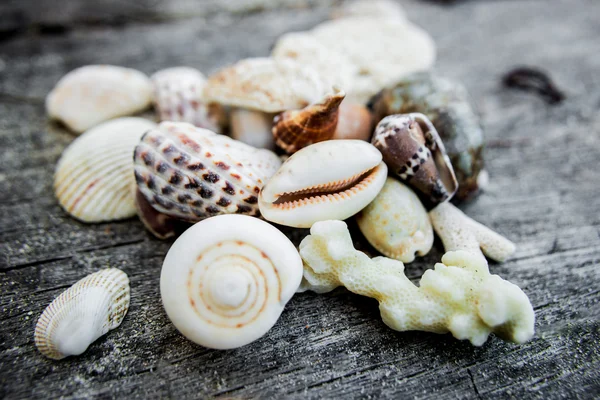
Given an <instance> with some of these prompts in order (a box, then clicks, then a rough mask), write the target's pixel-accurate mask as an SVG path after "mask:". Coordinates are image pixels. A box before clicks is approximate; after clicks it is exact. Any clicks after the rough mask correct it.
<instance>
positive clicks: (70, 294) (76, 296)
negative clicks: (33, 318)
mask: <svg viewBox="0 0 600 400" xmlns="http://www.w3.org/2000/svg"><path fill="white" fill-rule="evenodd" d="M129 299H130V291H129V278H127V275H126V274H125V273H124V272H123V271H121V270H119V269H116V268H108V269H104V270H101V271H98V272H95V273H93V274H91V275H88V276H86V277H85V278H83V279H81V280H80V281H78V282H77V283H75V284H74V285H73V286H71V287H70V288H69V289H67V290H66V291H64V292H63V293H61V294H60V295H59V296H58V297H57V298H56V299H54V301H52V303H50V305H49V306H48V307H47V308H46V309H45V310H44V312H43V313H42V315H41V316H40V318H39V320H38V322H37V325H36V327H35V335H34V339H35V345H36V346H37V348H38V350H39V351H40V352H41V353H42V354H43V355H45V356H46V357H49V358H52V359H54V360H60V359H62V358H65V357H67V356H71V355H79V354H81V353H83V352H84V351H85V350H86V349H87V348H88V346H89V345H90V344H92V343H93V342H94V341H95V340H96V339H98V338H99V337H100V336H102V335H104V334H105V333H107V332H108V331H110V330H112V329H115V328H116V327H118V326H119V325H121V322H122V321H123V318H125V314H127V310H128V309H129Z"/></svg>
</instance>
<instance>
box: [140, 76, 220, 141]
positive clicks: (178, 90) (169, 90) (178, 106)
mask: <svg viewBox="0 0 600 400" xmlns="http://www.w3.org/2000/svg"><path fill="white" fill-rule="evenodd" d="M151 79H152V84H153V85H154V102H155V104H156V109H157V111H158V115H159V117H160V120H161V121H174V122H188V123H190V124H192V125H195V126H197V127H199V128H206V129H210V130H212V131H215V132H217V133H220V130H221V125H222V121H221V120H222V119H223V108H222V107H221V106H220V105H218V104H211V105H207V104H206V103H205V102H204V100H203V99H202V91H203V90H204V85H205V84H206V78H205V77H204V75H202V73H201V72H200V71H198V70H197V69H194V68H190V67H173V68H167V69H163V70H161V71H158V72H157V73H155V74H154V75H152V77H151Z"/></svg>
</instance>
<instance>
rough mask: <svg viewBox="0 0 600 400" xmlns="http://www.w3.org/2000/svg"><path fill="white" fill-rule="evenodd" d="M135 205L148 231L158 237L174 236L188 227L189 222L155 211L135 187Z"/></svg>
mask: <svg viewBox="0 0 600 400" xmlns="http://www.w3.org/2000/svg"><path fill="white" fill-rule="evenodd" d="M135 206H136V209H137V214H138V217H139V218H140V221H142V223H143V224H144V226H145V227H146V229H147V230H149V231H150V233H152V234H153V235H154V236H156V237H157V238H159V239H168V238H170V237H173V236H176V235H177V234H178V233H181V232H183V231H184V230H185V229H186V228H188V227H189V223H186V222H184V221H180V220H178V219H176V218H173V217H169V216H168V215H165V214H161V213H160V212H158V211H156V210H155V209H154V207H152V205H151V204H150V202H148V200H146V198H145V197H144V195H143V194H142V192H141V191H140V190H139V189H137V188H136V190H135Z"/></svg>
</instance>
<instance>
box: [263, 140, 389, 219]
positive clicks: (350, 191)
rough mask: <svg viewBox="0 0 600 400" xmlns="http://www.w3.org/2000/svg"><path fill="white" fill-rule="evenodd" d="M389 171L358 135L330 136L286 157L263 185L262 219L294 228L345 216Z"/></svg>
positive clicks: (377, 188)
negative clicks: (329, 138)
mask: <svg viewBox="0 0 600 400" xmlns="http://www.w3.org/2000/svg"><path fill="white" fill-rule="evenodd" d="M386 176H387V167H386V165H385V163H383V161H382V156H381V153H380V152H379V150H377V149H376V148H375V147H374V146H373V145H371V144H370V143H367V142H364V141H362V140H329V141H325V142H320V143H315V144H313V145H310V146H308V147H305V148H303V149H301V150H300V151H298V152H297V153H295V154H293V155H292V156H291V157H290V158H288V159H287V160H286V161H285V162H284V163H283V165H282V166H281V168H280V169H279V170H278V171H277V173H276V174H275V175H273V178H271V180H270V181H269V182H268V183H267V184H266V185H265V186H264V187H263V188H262V190H261V192H260V195H259V199H258V204H259V207H260V212H261V214H262V215H263V217H265V219H267V220H269V221H272V222H276V223H278V224H282V225H287V226H292V227H296V228H309V227H310V226H312V224H314V223H315V222H317V221H324V220H329V219H340V220H343V219H346V218H349V217H351V216H353V215H354V214H356V213H357V212H359V211H360V210H362V209H363V208H364V207H366V206H367V204H369V203H370V202H371V201H372V200H373V199H374V198H375V196H377V194H378V193H379V191H380V190H381V188H382V187H383V184H384V183H385V178H386Z"/></svg>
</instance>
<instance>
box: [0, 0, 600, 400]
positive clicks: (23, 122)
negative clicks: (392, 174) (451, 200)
mask: <svg viewBox="0 0 600 400" xmlns="http://www.w3.org/2000/svg"><path fill="white" fill-rule="evenodd" d="M57 4H58V3H57V2H50V1H46V2H40V1H29V0H27V1H26V0H22V1H10V0H9V1H8V2H2V4H1V5H0V15H2V18H1V19H0V31H2V32H5V33H9V34H10V35H8V36H5V38H4V39H3V40H2V42H0V152H1V158H0V160H1V163H0V247H1V252H0V253H1V257H0V288H1V289H0V293H1V295H0V310H1V311H0V319H1V320H2V323H1V324H0V396H1V397H5V398H26V397H34V398H48V397H64V398H93V397H100V398H108V397H127V398H167V397H173V398H196V397H223V398H228V397H229V398H230V397H235V398H248V397H261V398H269V397H289V398H303V397H307V398H321V397H343V398H364V397H376V398H377V397H393V398H432V399H437V398H502V399H503V398H508V397H514V398H539V399H548V398H591V397H597V396H599V395H600V373H599V372H598V370H599V369H600V354H599V353H600V347H599V345H598V343H599V341H600V321H599V317H600V307H599V304H598V303H599V301H600V295H599V290H598V286H599V283H600V270H599V269H598V263H599V260H600V231H599V227H600V174H599V173H598V169H599V167H600V163H599V161H598V160H599V158H600V139H599V135H600V114H599V113H598V108H599V107H600V84H599V83H600V75H599V74H598V71H599V70H600V40H598V38H599V37H600V24H598V15H600V3H599V2H598V1H594V0H587V1H586V0H577V1H576V0H557V1H552V2H549V1H534V0H515V1H494V2H474V1H473V2H459V3H457V4H456V5H453V6H440V5H437V4H435V2H433V3H432V2H419V1H416V0H413V1H408V2H406V8H407V11H408V13H409V15H410V17H411V18H412V19H413V20H415V21H418V23H419V24H421V25H422V26H424V27H425V28H426V29H428V30H429V31H430V32H431V34H432V35H433V36H434V38H435V39H436V41H437V43H438V47H439V61H438V63H437V66H436V68H437V70H438V71H439V72H440V73H443V74H444V75H447V76H450V77H452V78H456V79H460V80H461V81H463V82H464V83H465V84H466V85H467V86H468V88H469V89H470V91H471V93H472V95H473V98H474V101H475V103H476V105H477V107H478V109H479V111H480V113H481V115H482V119H483V123H484V125H485V132H486V138H487V142H488V146H487V149H486V159H487V169H488V171H489V173H490V177H491V180H490V185H489V187H488V189H487V190H486V192H485V193H483V194H482V195H481V196H480V197H478V198H477V199H476V200H475V201H474V202H472V203H470V204H467V205H465V206H464V207H463V208H464V210H466V212H467V213H468V214H469V215H471V216H473V217H474V218H476V219H477V220H479V221H481V222H483V223H485V224H487V225H489V226H491V227H493V228H494V229H496V230H498V231H499V232H501V233H503V234H505V235H506V236H508V237H509V238H511V239H512V240H514V241H515V242H517V243H518V250H517V253H516V255H515V256H514V257H513V258H512V259H511V260H509V261H508V262H506V263H504V264H494V265H492V266H491V269H492V271H493V272H494V273H497V274H499V275H501V276H502V277H503V278H505V279H508V280H510V281H512V282H514V283H516V284H518V285H519V286H521V287H522V288H523V290H524V291H525V292H526V293H527V294H528V295H529V297H530V299H531V302H532V304H533V305H534V308H535V311H536V317H537V321H536V336H535V338H534V339H533V340H532V341H530V342H528V343H526V344H524V345H520V346H518V345H513V344H508V343H505V342H503V341H501V340H499V339H497V338H491V339H490V340H489V341H488V343H486V344H485V345H484V346H483V347H481V348H475V347H473V346H471V345H470V344H468V343H465V342H460V341H458V340H455V339H454V338H452V337H451V336H449V335H435V334H429V333H421V332H407V333H399V332H394V331H392V330H390V329H389V328H387V327H386V326H385V325H384V324H383V323H382V322H381V320H380V318H379V313H378V308H377V303H376V302H375V301H374V300H372V299H366V298H362V297H359V296H356V295H353V294H350V293H349V292H347V291H345V290H343V289H338V290H336V291H335V292H333V293H331V294H326V295H316V294H311V293H305V294H299V295H297V296H295V297H294V298H293V299H292V300H291V302H290V303H289V305H288V306H287V308H286V310H285V312H284V313H283V315H282V317H281V319H280V320H279V322H278V323H277V325H276V326H275V327H274V328H273V329H272V330H271V331H270V332H269V333H268V334H267V335H266V336H265V337H263V338H262V339H260V340H258V341H257V342H255V343H253V344H251V345H249V346H246V347H243V348H240V349H237V350H231V351H213V350H208V349H204V348H202V347H199V346H196V345H194V344H192V343H190V342H188V341H187V340H185V339H184V338H183V337H182V336H181V335H179V334H178V332H177V331H176V330H175V328H174V327H173V325H172V324H171V323H170V322H169V321H168V319H167V318H166V315H165V313H164V311H163V309H162V306H161V303H160V297H159V288H158V281H159V272H160V267H161V263H162V260H163V257H164V255H165V254H166V251H167V250H168V248H169V245H170V243H171V242H169V241H167V242H161V241H159V240H156V239H154V238H152V237H151V236H150V235H149V234H148V233H146V232H145V231H144V229H143V227H142V225H141V224H140V222H138V221H137V220H135V219H131V220H127V221H123V222H118V223H107V224H98V225H85V224H81V223H78V222H76V221H74V220H72V219H70V218H69V217H68V216H67V215H66V214H65V213H64V212H63V211H62V210H61V209H60V207H59V206H58V205H57V203H56V200H55V199H54V197H53V192H52V173H53V168H54V166H55V164H56V161H57V159H58V157H59V156H60V153H61V151H62V150H63V149H64V148H65V146H66V145H67V144H68V143H70V142H71V141H72V140H73V136H72V135H71V134H69V133H67V132H65V131H64V130H63V129H61V128H60V127H57V126H55V125H54V124H51V123H49V122H48V121H47V119H46V116H45V113H44V106H43V101H44V97H45V95H46V94H47V93H48V91H49V90H50V89H51V88H52V86H53V85H54V84H55V82H56V81H57V80H58V79H59V78H60V77H61V76H62V75H64V74H65V73H66V72H68V71H69V70H71V69H73V68H75V67H77V66H80V65H85V64H91V63H112V64H117V65H124V66H129V67H133V68H138V69H140V70H142V71H144V72H146V73H152V72H154V71H156V70H157V69H159V68H163V67H168V66H173V65H186V64H187V65H191V66H196V67H198V68H199V69H201V70H203V71H205V72H207V73H208V72H211V71H214V70H215V69H216V68H218V67H219V66H222V65H224V64H226V63H230V62H233V61H235V60H237V59H240V58H243V57H247V56H252V55H266V54H268V52H269V49H270V47H271V46H272V44H273V43H274V41H275V39H276V38H277V36H278V35H280V34H281V33H283V32H286V31H291V30H302V29H307V28H310V27H311V26H313V25H315V24H316V23H318V22H320V21H322V20H324V19H326V17H327V14H328V12H329V11H328V6H329V2H326V3H322V2H316V1H292V0H286V1H278V2H273V3H268V2H261V1H250V0H236V1H228V2H223V1H221V2H219V1H216V0H214V1H213V0H211V1H207V2H200V3H197V2H193V1H191V0H176V1H172V2H167V1H164V2H160V1H142V2H134V1H118V0H102V1H92V0H85V1H77V0H63V1H61V2H60V4H61V6H60V7H59V6H57ZM115 21H116V22H115ZM115 25H116V26H115ZM57 26H59V28H56V27H57ZM60 27H62V28H60ZM520 64H531V65H536V66H539V67H542V68H544V69H546V70H548V71H549V72H550V73H551V75H552V76H553V77H554V78H555V80H556V82H557V84H558V85H559V86H560V87H562V88H564V90H565V91H566V93H567V95H568V97H567V99H566V101H565V102H564V103H562V104H561V105H559V106H555V107H551V106H548V105H546V104H545V103H544V102H543V101H542V100H540V99H539V98H537V97H535V96H533V95H531V94H527V93H521V92H516V91H511V90H506V89H504V88H502V87H501V86H500V84H499V80H500V77H501V75H502V74H503V73H504V72H506V71H508V70H509V69H510V68H511V67H512V66H515V65H520ZM297 236H298V237H301V236H302V235H301V234H299V235H297ZM442 251H443V250H442V248H441V246H440V244H439V243H438V242H436V244H435V247H434V249H433V250H432V252H431V253H430V254H429V255H428V256H426V257H425V258H423V259H419V260H417V261H416V262H414V263H413V264H410V265H408V266H407V273H408V274H409V276H410V277H411V278H414V279H415V280H418V278H419V277H420V275H421V274H422V273H423V271H424V270H425V269H426V268H431V267H432V266H433V264H434V263H435V262H436V261H438V260H439V259H440V257H441V254H442ZM106 266H113V267H119V268H121V269H123V270H124V271H126V272H127V274H128V275H129V277H130V279H131V288H132V303H131V308H130V310H129V313H128V315H127V316H126V318H125V320H124V321H123V324H122V325H121V327H119V328H118V329H116V330H114V331H111V332H110V333H109V334H107V335H106V336H104V337H103V338H101V339H100V340H98V341H97V342H95V343H94V344H92V345H91V346H90V348H89V349H88V351H87V352H85V353H84V354H83V355H81V356H79V357H76V358H71V359H66V360H63V361H59V362H55V361H51V360H47V359H45V358H44V357H43V356H41V354H40V353H39V352H38V351H37V350H36V348H35V345H34V343H33V328H34V326H35V322H36V320H37V318H38V316H39V315H40V313H41V312H42V311H43V309H44V308H45V307H46V306H47V304H48V303H49V302H50V301H52V299H53V298H54V297H55V296H57V295H58V294H59V293H60V292H61V291H63V290H64V289H65V288H67V287H68V286H70V285H71V284H72V283H74V282H75V281H77V280H78V279H80V278H81V277H83V276H85V275H86V274H88V273H91V272H94V271H96V270H98V269H100V268H103V267H106Z"/></svg>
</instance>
